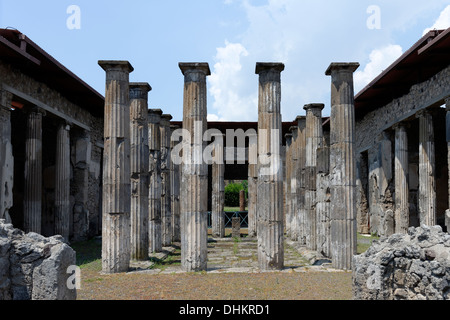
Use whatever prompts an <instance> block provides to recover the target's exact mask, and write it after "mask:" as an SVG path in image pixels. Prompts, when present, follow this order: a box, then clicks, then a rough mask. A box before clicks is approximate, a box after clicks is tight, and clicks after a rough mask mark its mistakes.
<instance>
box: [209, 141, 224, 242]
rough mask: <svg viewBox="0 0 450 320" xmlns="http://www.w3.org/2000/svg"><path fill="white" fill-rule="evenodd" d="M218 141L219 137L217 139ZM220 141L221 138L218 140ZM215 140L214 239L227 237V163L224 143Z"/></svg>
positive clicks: (213, 172)
mask: <svg viewBox="0 0 450 320" xmlns="http://www.w3.org/2000/svg"><path fill="white" fill-rule="evenodd" d="M216 139H217V137H216ZM218 140H220V138H219V139H218ZM218 140H215V142H216V143H215V148H214V158H215V159H214V160H215V161H214V162H213V164H212V208H211V209H212V210H211V211H212V212H211V214H212V216H211V221H212V235H213V237H214V238H224V237H225V212H224V209H225V208H224V207H225V180H224V178H225V162H224V156H223V137H222V143H220V141H218Z"/></svg>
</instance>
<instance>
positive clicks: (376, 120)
mask: <svg viewBox="0 0 450 320" xmlns="http://www.w3.org/2000/svg"><path fill="white" fill-rule="evenodd" d="M449 93H450V66H449V67H447V68H445V69H443V70H442V71H440V72H439V73H437V74H436V75H435V76H433V77H432V78H430V79H429V80H427V81H424V82H422V83H420V84H417V85H414V86H412V87H411V89H410V92H409V93H408V94H406V95H404V96H403V97H400V98H397V99H394V100H393V101H392V102H390V103H389V104H387V105H385V106H381V107H380V108H378V109H376V110H374V111H371V112H369V113H367V114H366V115H364V116H363V117H362V118H359V119H357V120H356V132H357V135H356V144H355V145H356V150H357V152H358V153H361V154H364V156H365V157H367V158H368V161H367V163H366V162H365V161H358V170H357V171H358V174H359V177H358V195H359V196H358V199H359V201H358V206H359V210H358V218H357V220H358V231H359V232H364V231H366V232H371V233H377V234H378V235H386V236H389V235H391V234H392V233H393V228H394V212H395V181H394V176H395V173H394V171H395V170H394V154H395V150H394V133H393V131H392V130H391V127H392V126H393V125H394V124H396V123H398V122H399V121H402V120H405V119H407V118H409V119H408V120H411V121H414V118H413V117H414V115H415V114H416V112H417V111H419V110H421V109H423V108H426V107H429V106H432V105H433V106H439V102H440V101H443V99H444V98H445V97H446V96H447V95H448V94H449ZM439 118H440V117H439V116H437V117H436V119H437V120H439ZM444 118H445V117H444ZM416 121H417V120H416ZM439 121H440V120H439ZM413 123H414V122H411V124H413ZM436 128H437V129H436V130H442V125H439V126H438V125H437V126H436ZM444 129H445V127H444ZM417 130H418V129H417ZM417 130H416V129H415V127H414V128H413V127H412V128H410V129H408V136H409V137H408V139H410V138H411V141H410V145H409V164H410V166H409V168H410V177H409V182H410V186H409V189H410V194H409V197H410V213H411V218H410V221H411V222H410V225H416V226H418V225H417V217H416V216H417V190H418V187H417V183H416V182H418V181H417V175H418V158H417V155H418V150H419V146H418V141H416V135H417V134H418V133H417V132H418V131H417ZM416 131H417V132H416ZM444 137H445V135H444V136H442V135H436V142H437V143H440V142H442V141H445V138H444ZM417 139H418V137H417ZM437 143H436V144H437ZM359 157H360V154H358V155H357V158H359ZM416 158H417V159H416ZM361 165H363V166H364V167H361ZM437 179H438V180H437V183H445V179H446V177H444V176H442V177H437ZM445 196H446V195H442V196H440V197H439V199H438V202H439V203H441V202H442V201H441V202H440V201H439V200H442V199H444V197H445ZM441 211H442V210H440V211H439V212H438V214H439V215H440V216H442V213H441ZM442 212H443V211H442ZM364 223H366V225H364ZM369 225H370V229H369Z"/></svg>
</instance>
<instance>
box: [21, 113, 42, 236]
mask: <svg viewBox="0 0 450 320" xmlns="http://www.w3.org/2000/svg"><path fill="white" fill-rule="evenodd" d="M42 116H43V112H42V111H40V110H37V109H36V108H35V109H33V110H32V111H31V112H30V113H29V114H28V120H27V128H26V130H27V134H26V140H25V187H24V200H23V215H24V231H25V232H35V233H39V234H40V233H41V223H42Z"/></svg>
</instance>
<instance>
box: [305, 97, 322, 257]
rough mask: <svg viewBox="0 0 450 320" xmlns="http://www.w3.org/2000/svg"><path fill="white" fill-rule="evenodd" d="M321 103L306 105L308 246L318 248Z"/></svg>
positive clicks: (306, 215)
mask: <svg viewBox="0 0 450 320" xmlns="http://www.w3.org/2000/svg"><path fill="white" fill-rule="evenodd" d="M324 107H325V105H324V104H321V103H313V104H307V105H305V107H304V109H305V110H306V131H305V139H306V148H305V151H306V158H305V213H306V214H305V218H306V219H305V220H306V221H305V225H306V228H307V234H306V247H307V248H308V249H310V250H317V231H318V227H317V223H318V222H317V215H316V182H317V170H316V166H317V149H318V148H321V147H322V146H323V130H322V110H323V108H324Z"/></svg>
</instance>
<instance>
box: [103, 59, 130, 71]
mask: <svg viewBox="0 0 450 320" xmlns="http://www.w3.org/2000/svg"><path fill="white" fill-rule="evenodd" d="M98 65H99V66H100V67H102V69H103V70H105V71H106V72H108V71H123V72H128V73H131V72H133V71H134V68H133V66H132V65H131V64H130V62H128V61H124V60H99V61H98Z"/></svg>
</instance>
